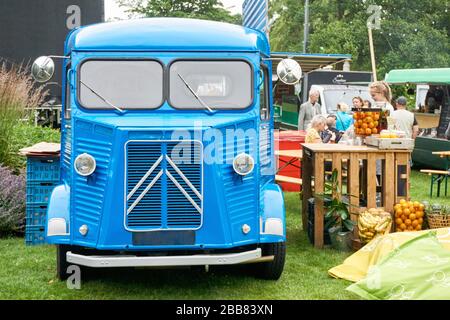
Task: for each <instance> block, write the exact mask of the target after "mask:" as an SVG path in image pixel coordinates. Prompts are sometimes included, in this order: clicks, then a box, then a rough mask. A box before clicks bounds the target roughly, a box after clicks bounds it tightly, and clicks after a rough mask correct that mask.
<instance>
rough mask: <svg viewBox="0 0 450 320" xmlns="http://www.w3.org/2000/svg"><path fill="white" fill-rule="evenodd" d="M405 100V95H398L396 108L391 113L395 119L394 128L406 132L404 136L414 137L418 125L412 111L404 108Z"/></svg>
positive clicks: (417, 130)
mask: <svg viewBox="0 0 450 320" xmlns="http://www.w3.org/2000/svg"><path fill="white" fill-rule="evenodd" d="M406 105H407V100H406V98H405V97H399V98H398V99H397V101H396V107H397V110H395V111H394V112H393V113H392V115H391V116H392V118H394V119H395V128H396V129H397V130H400V131H404V132H406V137H407V138H411V139H415V138H416V137H417V135H418V133H419V125H418V124H417V120H416V116H415V115H414V113H412V112H410V111H408V110H406Z"/></svg>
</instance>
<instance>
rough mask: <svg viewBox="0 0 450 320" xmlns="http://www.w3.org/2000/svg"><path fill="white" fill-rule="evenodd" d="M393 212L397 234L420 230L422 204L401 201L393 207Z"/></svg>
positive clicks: (422, 215)
mask: <svg viewBox="0 0 450 320" xmlns="http://www.w3.org/2000/svg"><path fill="white" fill-rule="evenodd" d="M394 211H395V225H396V231H397V232H404V231H420V230H422V226H423V218H424V215H425V213H424V211H425V205H424V204H422V203H420V202H418V201H414V202H412V201H406V200H404V199H402V200H400V203H397V204H396V205H395V206H394Z"/></svg>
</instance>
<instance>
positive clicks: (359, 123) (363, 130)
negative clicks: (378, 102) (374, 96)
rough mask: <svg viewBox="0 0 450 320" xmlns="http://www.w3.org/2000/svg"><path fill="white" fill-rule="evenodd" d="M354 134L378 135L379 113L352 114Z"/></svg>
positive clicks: (360, 112)
mask: <svg viewBox="0 0 450 320" xmlns="http://www.w3.org/2000/svg"><path fill="white" fill-rule="evenodd" d="M353 119H354V120H355V122H354V127H355V133H356V134H357V135H360V136H370V135H372V134H377V133H379V132H380V131H381V130H380V113H379V112H372V111H368V112H362V111H356V112H355V113H353Z"/></svg>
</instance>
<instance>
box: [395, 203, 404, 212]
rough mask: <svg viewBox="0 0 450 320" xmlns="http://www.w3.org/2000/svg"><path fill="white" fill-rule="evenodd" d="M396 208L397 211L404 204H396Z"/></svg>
mask: <svg viewBox="0 0 450 320" xmlns="http://www.w3.org/2000/svg"><path fill="white" fill-rule="evenodd" d="M394 209H395V211H397V210H398V209H400V210H401V209H402V206H401V204H396V205H395V206H394Z"/></svg>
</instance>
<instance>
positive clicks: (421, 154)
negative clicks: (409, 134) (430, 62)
mask: <svg viewBox="0 0 450 320" xmlns="http://www.w3.org/2000/svg"><path fill="white" fill-rule="evenodd" d="M385 81H386V82H388V83H389V84H390V85H405V84H410V85H415V86H422V87H423V86H424V85H425V86H427V87H428V92H427V93H426V95H425V97H424V99H423V98H422V99H423V101H417V103H416V110H415V114H416V118H417V121H418V123H419V127H420V128H421V129H422V130H421V131H422V132H423V134H421V135H420V136H419V137H417V139H416V141H415V147H414V151H413V155H412V160H413V163H414V165H415V166H417V167H426V168H433V169H446V160H445V159H442V158H440V157H438V156H436V155H433V154H432V152H435V151H448V150H450V140H448V139H449V138H450V137H448V136H446V131H447V129H448V127H449V125H450V68H440V69H406V70H392V71H390V72H389V73H388V74H387V75H386V77H385ZM417 94H418V92H417Z"/></svg>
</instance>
